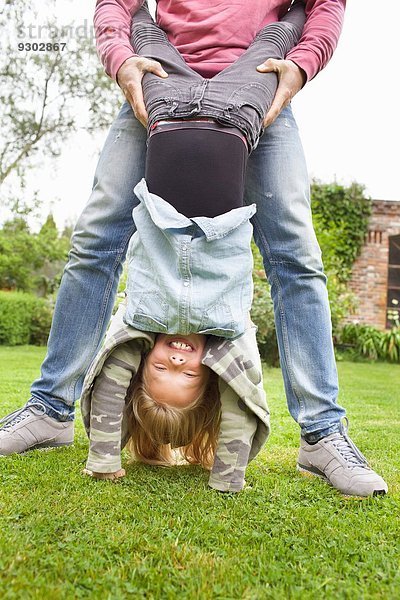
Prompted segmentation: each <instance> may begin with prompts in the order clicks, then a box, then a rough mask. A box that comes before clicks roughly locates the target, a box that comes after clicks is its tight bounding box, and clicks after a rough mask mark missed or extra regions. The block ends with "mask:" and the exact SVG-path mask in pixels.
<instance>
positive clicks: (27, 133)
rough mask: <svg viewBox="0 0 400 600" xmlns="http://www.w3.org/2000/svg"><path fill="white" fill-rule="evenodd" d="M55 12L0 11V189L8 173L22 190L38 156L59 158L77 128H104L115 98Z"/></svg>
mask: <svg viewBox="0 0 400 600" xmlns="http://www.w3.org/2000/svg"><path fill="white" fill-rule="evenodd" d="M56 5H57V2H56V0H45V2H43V3H41V4H40V6H39V5H38V4H36V7H38V8H35V3H32V2H29V1H28V0H12V1H11V0H6V3H5V6H4V8H3V9H2V11H1V12H0V39H1V40H2V52H1V54H0V104H1V106H2V111H1V112H0V128H1V132H2V135H1V142H0V186H1V184H2V183H3V182H4V181H5V180H6V179H7V178H9V177H10V176H11V175H12V174H14V175H16V176H17V178H18V180H19V183H21V184H22V185H23V184H24V173H25V171H26V169H27V168H29V167H32V166H33V165H34V164H35V162H36V155H37V153H38V151H40V152H42V153H43V154H45V155H50V156H58V155H59V154H60V152H61V150H62V147H63V143H64V141H65V139H66V138H67V137H68V136H69V135H70V134H71V133H72V132H74V131H76V130H77V129H78V128H80V127H85V128H90V129H98V128H99V127H104V126H105V125H107V124H108V123H109V122H110V120H111V118H112V116H113V115H114V114H115V107H116V106H117V105H118V103H119V102H120V99H121V94H120V92H119V90H118V88H117V86H115V84H114V85H113V84H112V83H111V80H110V79H109V78H108V77H107V76H106V75H105V73H104V70H103V67H102V66H101V65H100V63H99V60H98V58H97V56H96V52H95V47H94V42H93V40H92V39H91V36H85V35H81V34H79V31H78V29H79V28H78V27H77V26H76V25H74V24H73V23H72V24H71V23H70V24H68V25H65V26H63V27H60V25H59V22H58V20H57V16H56V15H57V13H56ZM39 9H40V11H41V14H43V11H44V9H45V12H46V18H45V19H43V18H42V17H41V16H40V13H39ZM83 33H85V32H83ZM86 33H87V32H86ZM78 34H79V35H78ZM3 194H4V191H3ZM14 198H15V193H14ZM3 202H5V198H4V196H3Z"/></svg>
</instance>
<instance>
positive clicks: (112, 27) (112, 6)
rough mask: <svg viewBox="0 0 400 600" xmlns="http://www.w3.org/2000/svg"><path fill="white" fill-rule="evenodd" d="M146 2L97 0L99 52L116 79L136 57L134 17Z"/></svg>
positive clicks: (107, 68) (96, 27) (110, 73)
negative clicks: (133, 45)
mask: <svg viewBox="0 0 400 600" xmlns="http://www.w3.org/2000/svg"><path fill="white" fill-rule="evenodd" d="M142 4H143V0H97V2H96V8H95V11H94V20H93V22H94V28H95V32H96V47H97V53H98V55H99V57H100V60H101V62H102V63H103V65H104V69H105V71H106V73H107V75H109V76H110V77H112V78H113V79H115V80H116V78H117V72H118V69H119V68H120V66H121V65H122V63H123V62H125V61H126V59H127V58H130V57H131V56H136V54H135V52H134V51H133V48H132V46H131V44H130V29H131V20H132V15H134V14H135V12H136V11H137V10H139V8H140V7H141V5H142Z"/></svg>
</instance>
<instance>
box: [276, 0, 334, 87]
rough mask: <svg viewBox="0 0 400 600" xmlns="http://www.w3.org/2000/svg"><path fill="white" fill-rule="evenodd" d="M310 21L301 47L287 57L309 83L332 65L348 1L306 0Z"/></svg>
mask: <svg viewBox="0 0 400 600" xmlns="http://www.w3.org/2000/svg"><path fill="white" fill-rule="evenodd" d="M304 3H305V10H306V16H307V20H306V23H305V25H304V30H303V34H302V36H301V39H300V42H299V43H298V45H297V46H296V47H295V48H293V50H291V51H290V52H289V53H288V54H287V56H286V58H287V59H290V60H292V61H293V62H295V63H296V64H297V65H298V66H299V67H301V68H302V69H303V70H304V71H305V73H306V75H307V80H310V79H312V78H313V77H315V75H317V73H319V71H321V70H322V69H323V68H324V67H325V66H326V65H327V63H328V62H329V60H330V58H331V56H332V54H333V52H334V50H335V48H336V46H337V43H338V40H339V36H340V33H341V31H342V26H343V18H344V10H345V7H346V0H305V2H304Z"/></svg>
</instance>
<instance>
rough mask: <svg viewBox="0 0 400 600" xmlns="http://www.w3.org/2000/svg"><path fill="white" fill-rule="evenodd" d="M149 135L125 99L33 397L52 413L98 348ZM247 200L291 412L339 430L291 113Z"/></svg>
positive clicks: (81, 224)
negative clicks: (251, 207)
mask: <svg viewBox="0 0 400 600" xmlns="http://www.w3.org/2000/svg"><path fill="white" fill-rule="evenodd" d="M146 137H147V135H146V130H145V128H144V127H143V126H142V125H141V124H140V123H139V121H138V120H137V119H136V118H135V117H134V115H133V112H132V109H131V107H130V105H129V104H128V103H127V102H125V103H124V105H123V106H122V108H121V110H120V112H119V115H118V117H117V118H116V120H115V121H114V123H113V125H112V126H111V129H110V132H109V135H108V137H107V140H106V143H105V146H104V148H103V151H102V153H101V155H100V159H99V163H98V166H97V169H96V173H95V178H94V185H93V191H92V194H91V196H90V199H89V202H88V204H87V206H86V208H85V209H84V211H83V213H82V215H81V216H80V218H79V220H78V223H77V225H76V228H75V231H74V234H73V237H72V249H71V252H70V258H69V262H68V264H67V266H66V268H65V271H64V275H63V278H62V282H61V287H60V290H59V294H58V299H57V303H56V309H55V314H54V318H53V325H52V328H51V332H50V338H49V344H48V353H47V356H46V358H45V360H44V363H43V365H42V372H41V377H40V378H39V379H37V380H36V381H35V382H34V383H33V386H32V396H33V398H36V399H38V400H40V401H42V402H43V403H44V405H45V406H46V409H47V411H48V414H50V415H52V416H55V417H56V418H58V419H60V420H66V419H72V418H73V414H74V409H73V407H74V403H75V401H76V400H77V399H78V398H79V396H80V393H81V389H82V382H83V378H84V375H85V373H86V371H87V369H88V367H89V365H90V363H91V361H92V360H93V358H94V356H95V355H96V352H97V351H98V349H99V347H100V344H101V341H102V339H103V336H104V333H105V330H106V327H107V324H108V322H109V319H110V316H111V312H112V308H113V305H114V299H115V294H116V291H117V286H118V279H119V276H120V274H121V270H122V263H123V261H124V258H125V254H126V249H127V246H128V242H129V239H130V237H131V235H132V234H133V232H134V231H135V227H134V224H133V221H132V217H131V214H132V209H133V208H134V206H136V205H137V203H138V200H137V198H136V197H135V195H134V193H133V188H134V187H135V186H136V184H137V183H138V182H139V181H140V180H141V179H142V178H143V177H144V172H145V155H146ZM245 203H246V204H252V203H255V204H256V205H257V213H256V215H255V216H254V217H253V219H252V222H253V226H254V237H255V240H256V243H257V245H258V247H259V249H260V251H261V254H262V256H263V259H264V265H265V270H266V272H267V275H268V279H269V281H270V284H271V293H272V298H273V302H274V309H275V321H276V329H277V336H278V343H279V351H280V358H281V365H282V372H283V377H284V382H285V390H286V396H287V402H288V408H289V411H290V413H291V415H292V417H293V418H294V419H295V420H296V421H297V422H298V423H299V425H300V427H301V429H302V434H303V435H305V436H306V437H307V439H308V440H309V441H314V440H316V439H319V438H320V437H322V436H324V435H328V434H329V433H332V432H334V431H337V430H338V428H339V422H340V419H341V418H342V417H343V416H344V410H343V409H342V408H341V407H340V406H339V405H338V404H337V402H336V397H337V392H338V382H337V372H336V366H335V359H334V352H333V344H332V336H331V321H330V310H329V304H328V295H327V290H326V277H325V275H324V273H323V267H322V262H321V252H320V248H319V246H318V243H317V240H316V237H315V233H314V230H313V226H312V220H311V211H310V200H309V181H308V173H307V168H306V164H305V160H304V155H303V150H302V146H301V142H300V138H299V134H298V130H297V126H296V123H295V120H294V118H293V115H292V112H291V108H290V107H288V108H286V109H284V110H283V111H282V113H281V114H280V115H279V117H278V118H277V120H276V121H275V122H274V123H273V124H272V125H271V126H270V127H268V129H266V130H265V131H264V133H263V135H262V136H261V138H260V142H259V144H258V146H257V148H256V149H255V150H254V151H253V152H252V154H251V155H250V157H249V160H248V166H247V175H246V190H245Z"/></svg>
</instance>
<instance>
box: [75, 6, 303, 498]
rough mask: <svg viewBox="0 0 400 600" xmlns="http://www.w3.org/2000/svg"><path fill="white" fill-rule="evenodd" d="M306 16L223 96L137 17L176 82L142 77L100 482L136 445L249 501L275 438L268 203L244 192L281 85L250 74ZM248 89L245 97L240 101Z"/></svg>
mask: <svg viewBox="0 0 400 600" xmlns="http://www.w3.org/2000/svg"><path fill="white" fill-rule="evenodd" d="M299 6H300V3H297V7H296V10H294V11H289V13H288V15H290V13H293V14H292V16H293V18H294V21H295V22H296V31H295V33H296V35H294V34H293V25H292V23H290V19H289V25H290V26H289V27H288V23H284V22H280V23H279V24H276V23H275V24H273V25H272V26H271V25H270V26H267V27H265V28H264V29H263V30H262V31H261V32H260V33H259V34H258V36H257V37H256V39H255V42H254V43H253V44H252V45H251V46H250V48H249V49H248V50H247V51H246V53H244V55H242V57H241V58H240V59H238V61H236V63H234V65H232V67H230V68H229V69H226V70H225V71H222V72H221V76H222V78H223V79H222V80H223V82H224V85H222V86H221V87H220V88H219V87H218V83H219V82H218V76H216V77H215V78H213V80H211V81H209V82H208V84H205V85H203V82H199V81H196V82H195V85H194V83H193V81H192V80H191V79H192V74H193V73H194V72H190V71H191V70H190V69H189V68H188V67H187V66H186V65H185V63H184V61H183V59H182V58H181V57H180V56H179V54H178V53H177V51H176V50H175V49H174V48H173V47H172V46H171V45H170V44H169V42H168V41H167V40H166V37H165V35H164V36H163V35H162V31H161V30H159V28H157V26H156V25H154V23H152V21H151V18H150V17H149V14H148V12H147V11H146V9H145V8H142V9H141V10H140V11H139V12H138V13H137V15H135V17H134V19H133V37H132V42H133V45H134V47H135V49H136V50H137V51H138V52H139V53H143V54H144V55H146V56H148V57H152V58H157V59H160V61H161V62H162V63H163V64H166V65H167V66H168V68H169V71H170V73H171V75H170V76H169V78H168V79H170V81H168V79H167V80H165V81H164V80H160V79H159V78H157V77H156V76H154V75H152V74H151V73H148V74H146V76H145V78H144V80H143V90H144V96H145V101H146V108H147V110H148V112H149V125H148V142H147V144H148V148H147V156H146V176H145V179H143V180H142V181H141V182H140V183H139V184H138V185H137V186H136V187H135V190H134V192H135V195H136V197H137V198H138V199H139V201H140V203H139V204H138V205H137V206H136V207H135V208H134V210H133V219H134V222H135V225H136V229H137V231H136V233H135V234H134V236H133V238H132V240H131V243H130V247H129V250H128V280H127V299H126V302H125V303H124V305H122V306H120V308H119V310H118V312H117V314H116V315H115V317H114V319H113V321H112V323H111V326H110V329H109V332H108V334H107V337H106V341H105V345H104V347H103V349H102V350H101V352H100V354H99V355H98V357H97V358H96V359H95V361H94V363H93V365H92V367H91V369H90V370H89V372H88V374H87V377H86V379H85V384H84V389H83V393H82V398H81V406H82V412H83V416H84V423H85V426H86V429H87V432H88V435H89V437H90V449H89V457H88V461H87V465H86V472H87V473H89V474H93V475H94V476H95V477H98V478H118V477H119V476H123V475H124V471H123V469H122V468H121V448H122V447H124V446H125V445H126V444H128V447H129V448H130V450H131V452H132V455H133V457H134V458H135V459H136V460H140V461H142V462H146V463H149V464H156V465H168V464H175V463H176V461H177V457H178V461H179V460H180V459H184V460H186V461H187V462H189V463H192V464H200V465H202V466H203V467H204V468H207V469H211V475H210V480H209V485H210V486H211V487H213V488H214V489H218V490H220V491H239V490H241V489H242V488H243V485H244V475H245V469H246V466H247V464H248V462H249V460H251V459H252V458H254V456H255V455H256V454H257V453H258V452H259V450H260V449H261V448H262V446H263V444H264V442H265V441H266V439H267V436H268V433H269V413H268V408H267V404H266V399H265V393H264V390H263V385H262V374H261V362H260V358H259V354H258V349H257V343H256V337H255V327H254V326H253V325H252V323H251V321H250V318H249V311H250V308H251V301H252V254H251V247H250V242H251V235H252V227H251V224H250V218H251V217H252V216H253V214H254V212H255V206H254V205H251V206H243V195H244V182H245V173H246V165H247V159H248V156H249V153H251V151H252V150H253V149H254V148H255V146H256V145H257V143H258V139H259V136H260V135H261V134H262V118H263V115H264V114H265V112H266V111H267V109H268V104H269V103H270V102H271V101H272V97H273V88H274V85H275V86H276V77H275V75H274V74H268V75H271V76H272V77H267V78H266V74H264V75H262V74H260V73H257V72H256V71H255V69H254V73H253V72H250V69H248V64H250V63H251V61H253V62H254V64H255V65H256V64H258V62H259V58H260V53H261V52H262V53H263V56H264V59H265V58H266V56H265V53H266V52H268V45H267V43H268V40H269V39H271V45H272V47H271V48H270V52H271V54H273V53H274V52H275V54H274V55H276V52H277V50H276V48H277V46H278V47H279V49H280V51H281V52H283V51H285V52H287V51H288V50H289V49H290V48H291V47H292V45H293V44H294V43H295V41H296V39H298V37H299V36H300V33H301V25H299V23H300V24H301V22H302V20H304V11H303V12H301V11H299V10H298V9H299ZM296 11H297V12H296ZM277 26H280V28H279V29H277ZM160 32H161V33H160ZM278 32H279V35H278ZM285 34H287V37H286V38H285ZM269 36H270V38H269ZM296 36H297V37H296ZM260 41H261V42H262V44H260V43H259V42H260ZM282 48H283V49H282ZM244 65H247V70H245V71H243V66H244ZM238 74H241V76H240V77H238ZM196 76H197V74H196ZM245 76H247V77H248V83H247V84H246V85H245V86H244V87H245V88H246V89H247V90H249V91H248V92H246V89H243V80H244V77H245ZM197 77H199V76H197ZM188 79H189V81H188ZM200 79H202V78H200ZM261 79H262V81H261ZM214 80H215V85H214V88H212V86H211V85H209V84H211V82H212V81H214ZM206 81H208V80H206ZM163 85H164V86H165V87H164V88H163V87H162V86H163ZM206 88H207V90H208V92H209V94H210V97H213V98H214V99H215V98H216V94H217V92H218V93H219V94H220V99H221V94H222V104H221V103H220V104H218V102H215V103H214V104H213V105H212V106H211V107H210V105H209V104H208V103H207V96H206ZM155 89H157V94H154V91H155ZM163 89H164V93H163V92H162V90H163ZM188 90H190V92H191V93H188V94H186V96H185V93H184V92H185V91H188ZM238 90H240V101H238V102H237V103H236V104H235V103H233V104H232V100H231V99H232V98H234V97H238V94H237V92H238ZM271 90H272V91H271ZM199 91H200V92H201V96H199V95H198V92H199ZM213 93H214V96H213ZM246 93H248V94H249V95H250V99H249V100H247V99H246ZM254 93H256V96H257V97H256V98H255V96H254ZM224 94H225V95H226V98H225V97H224ZM194 100H195V106H196V107H197V109H196V108H195V109H193V101H194ZM224 102H225V104H224ZM260 105H261V106H262V110H260ZM228 107H230V109H229V110H228V111H226V110H225V109H226V108H228ZM193 115H194V116H193Z"/></svg>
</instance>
